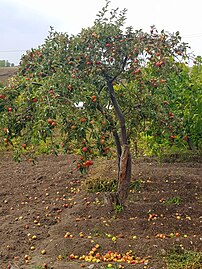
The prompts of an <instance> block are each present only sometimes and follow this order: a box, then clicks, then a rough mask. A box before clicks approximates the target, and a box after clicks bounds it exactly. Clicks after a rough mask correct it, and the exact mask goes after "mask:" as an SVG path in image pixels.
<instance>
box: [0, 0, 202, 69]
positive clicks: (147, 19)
mask: <svg viewBox="0 0 202 269" xmlns="http://www.w3.org/2000/svg"><path fill="white" fill-rule="evenodd" d="M104 5H105V0H71V1H70V0H0V60H8V61H9V62H10V63H14V64H15V65H18V64H19V61H20V58H21V56H22V55H23V54H24V53H25V52H26V51H27V50H30V49H31V48H37V47H38V46H39V45H41V44H43V43H44V40H45V38H46V37H47V36H48V32H49V30H50V26H52V27H54V29H55V30H56V31H58V32H67V33H68V34H69V35H71V34H77V33H79V32H80V31H81V29H82V28H85V27H89V26H91V25H92V24H93V22H94V20H95V18H96V14H97V13H98V11H99V10H101V8H102V7H103V6H104ZM110 6H111V7H112V8H116V7H119V8H120V9H121V10H122V9H124V8H126V9H127V10H128V12H127V21H126V26H133V28H134V29H137V30H138V29H143V30H145V31H148V30H149V29H150V26H151V25H155V26H156V27H157V29H158V30H162V29H165V30H166V31H168V32H171V33H173V32H176V31H179V32H180V35H181V37H182V41H184V42H187V43H189V45H190V46H191V51H193V52H194V54H195V55H200V56H202V22H201V10H202V1H201V0H192V1H190V0H111V5H110Z"/></svg>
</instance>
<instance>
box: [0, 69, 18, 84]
mask: <svg viewBox="0 0 202 269" xmlns="http://www.w3.org/2000/svg"><path fill="white" fill-rule="evenodd" d="M17 71H18V67H17V66H15V67H0V83H2V84H6V83H7V82H8V79H9V78H11V77H12V76H14V75H15V74H16V73H17Z"/></svg>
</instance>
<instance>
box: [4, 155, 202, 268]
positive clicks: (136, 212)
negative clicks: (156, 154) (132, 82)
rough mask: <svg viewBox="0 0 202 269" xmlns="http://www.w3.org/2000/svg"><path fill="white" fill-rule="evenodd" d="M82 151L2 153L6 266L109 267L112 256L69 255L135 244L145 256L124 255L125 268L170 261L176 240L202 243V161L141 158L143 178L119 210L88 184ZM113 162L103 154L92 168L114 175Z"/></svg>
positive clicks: (196, 246) (137, 173) (197, 246)
mask: <svg viewBox="0 0 202 269" xmlns="http://www.w3.org/2000/svg"><path fill="white" fill-rule="evenodd" d="M74 159H75V157H74V156H72V155H68V156H59V157H55V156H47V157H43V158H41V159H40V161H39V163H38V164H37V165H35V166H32V165H31V164H30V163H27V162H23V163H20V164H17V163H15V162H13V161H12V160H11V159H10V157H9V156H8V155H5V156H2V157H0V242H1V244H0V268H2V269H4V268H9V267H8V265H9V264H11V265H12V266H13V267H11V268H21V269H23V268H28V269H37V268H38V269H40V268H54V269H63V268H66V269H77V268H81V266H84V267H86V268H93V269H95V268H103V269H104V268H106V266H107V264H108V263H109V262H107V261H106V262H101V263H92V262H90V263H89V262H84V261H81V260H79V259H73V260H71V259H69V256H70V255H71V254H74V255H78V256H82V255H87V253H88V252H89V251H90V250H91V249H92V248H93V247H94V246H95V245H96V244H99V246H100V247H99V250H97V252H98V251H99V252H100V253H101V254H102V255H104V254H106V253H107V252H108V251H113V252H118V253H120V254H123V253H126V252H127V251H130V250H131V251H133V253H134V256H135V257H140V258H141V259H142V263H141V264H137V265H134V264H133V265H132V264H128V263H126V262H123V261H122V262H120V263H119V264H121V265H122V266H124V267H123V268H138V269H139V268H148V269H160V268H162V269H163V268H166V265H165V261H164V256H165V254H166V253H167V251H169V250H170V249H172V248H173V247H174V246H180V247H184V248H185V249H193V250H202V235H201V234H200V232H201V231H200V225H201V222H202V217H201V203H202V195H201V177H202V176H201V175H202V164H201V163H178V164H177V163H176V164H168V163H162V164H158V163H156V162H151V163H149V162H137V163H136V164H134V167H133V180H138V182H139V185H138V186H136V189H134V190H132V191H131V193H130V197H129V203H128V207H127V208H126V210H125V211H124V212H121V213H120V214H115V213H114V212H110V210H109V208H108V207H107V206H106V205H105V203H104V200H103V194H102V193H96V194H95V193H94V194H93V193H91V194H89V193H88V194H87V193H86V192H85V191H84V190H83V187H82V181H83V179H82V177H81V175H80V174H78V172H77V171H76V170H75V164H74V163H73V161H74ZM113 164H114V162H111V161H107V162H102V163H101V162H99V163H98V165H97V167H95V168H94V170H93V171H92V173H91V176H93V177H96V176H97V174H98V171H99V173H100V169H102V167H103V177H113V176H114V172H113V169H112V168H113ZM137 187H138V188H137ZM152 214H153V215H152ZM65 235H66V237H67V238H65V237H64V236H65ZM70 235H72V238H71V236H70ZM139 261H140V259H139ZM110 263H111V262H110ZM90 266H91V267H90Z"/></svg>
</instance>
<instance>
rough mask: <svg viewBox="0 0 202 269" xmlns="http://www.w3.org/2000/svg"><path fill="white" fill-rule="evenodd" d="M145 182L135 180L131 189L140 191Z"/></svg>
mask: <svg viewBox="0 0 202 269" xmlns="http://www.w3.org/2000/svg"><path fill="white" fill-rule="evenodd" d="M142 183H143V181H142V180H141V179H137V180H133V181H131V182H130V189H131V190H136V191H140V190H141V188H142Z"/></svg>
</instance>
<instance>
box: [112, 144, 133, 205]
mask: <svg viewBox="0 0 202 269" xmlns="http://www.w3.org/2000/svg"><path fill="white" fill-rule="evenodd" d="M130 180H131V155H130V150H129V146H128V145H123V149H122V154H121V158H120V171H119V182H118V189H117V194H116V196H117V203H118V204H119V205H122V206H124V204H125V201H126V199H127V197H128V194H129V189H130Z"/></svg>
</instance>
